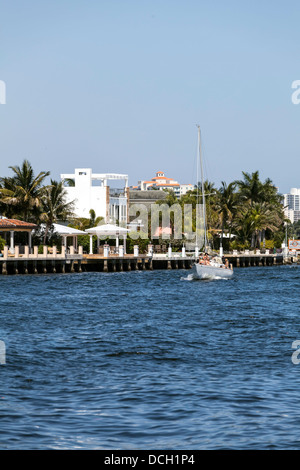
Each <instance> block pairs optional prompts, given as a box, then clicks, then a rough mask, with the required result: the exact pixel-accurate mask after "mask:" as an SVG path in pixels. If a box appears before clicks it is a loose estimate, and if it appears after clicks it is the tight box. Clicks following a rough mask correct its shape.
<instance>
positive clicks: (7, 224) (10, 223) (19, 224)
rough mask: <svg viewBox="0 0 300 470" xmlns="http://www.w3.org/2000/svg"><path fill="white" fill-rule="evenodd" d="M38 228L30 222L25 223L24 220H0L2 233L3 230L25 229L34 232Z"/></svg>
mask: <svg viewBox="0 0 300 470" xmlns="http://www.w3.org/2000/svg"><path fill="white" fill-rule="evenodd" d="M36 227H37V226H36V225H35V224H31V223H29V222H24V221H23V220H17V219H5V218H2V219H1V218H0V231H1V229H10V230H13V229H22V228H23V229H24V230H28V229H29V230H33V229H34V228H36Z"/></svg>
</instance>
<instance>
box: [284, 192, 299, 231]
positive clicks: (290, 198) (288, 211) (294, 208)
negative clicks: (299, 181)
mask: <svg viewBox="0 0 300 470" xmlns="http://www.w3.org/2000/svg"><path fill="white" fill-rule="evenodd" d="M283 197H284V200H283V205H284V214H285V216H286V218H287V219H289V220H290V221H291V223H292V224H293V223H294V222H298V220H300V188H291V190H290V192H289V193H287V194H284V195H283Z"/></svg>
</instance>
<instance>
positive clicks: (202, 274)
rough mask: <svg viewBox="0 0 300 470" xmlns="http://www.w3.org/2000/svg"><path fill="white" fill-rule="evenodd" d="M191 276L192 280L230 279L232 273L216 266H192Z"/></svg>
mask: <svg viewBox="0 0 300 470" xmlns="http://www.w3.org/2000/svg"><path fill="white" fill-rule="evenodd" d="M192 275H193V279H230V278H231V277H232V276H233V271H232V269H226V268H222V267H218V266H209V265H203V264H194V266H193V267H192Z"/></svg>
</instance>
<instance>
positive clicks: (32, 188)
mask: <svg viewBox="0 0 300 470" xmlns="http://www.w3.org/2000/svg"><path fill="white" fill-rule="evenodd" d="M9 168H10V170H11V171H12V176H9V177H1V178H0V214H1V215H2V216H5V217H8V218H15V219H20V220H25V221H27V222H33V223H35V224H37V225H38V226H39V227H43V231H41V230H40V231H39V232H37V236H39V237H40V242H41V243H46V242H47V240H48V239H49V236H50V235H52V232H51V228H52V226H53V223H55V222H58V221H68V223H69V225H71V226H73V227H75V228H78V229H80V230H85V229H86V228H89V227H92V226H95V225H98V224H99V222H100V221H101V219H102V218H101V217H100V218H99V217H98V218H97V217H96V214H95V211H94V210H91V211H90V219H84V218H77V217H75V214H74V205H73V203H72V202H71V203H70V202H67V198H66V190H65V188H64V185H63V182H61V181H55V180H53V179H50V183H49V184H46V179H47V178H48V177H49V176H50V172H49V171H41V172H40V173H38V174H37V175H36V174H35V172H34V170H33V168H32V166H31V164H30V162H29V161H28V160H24V161H23V163H22V165H21V166H11V167H9ZM204 193H205V200H206V219H207V220H206V222H207V229H208V240H209V243H210V245H211V247H212V248H214V249H218V248H219V245H220V243H222V246H223V247H224V248H225V249H228V250H229V249H245V248H279V247H280V246H281V243H282V241H283V240H284V237H285V217H284V210H283V209H284V207H283V197H282V195H281V194H279V193H278V191H277V188H276V187H275V185H274V184H273V182H272V181H271V180H270V179H266V180H265V181H261V180H260V177H259V172H258V171H256V172H253V173H247V172H243V173H242V179H240V180H236V181H233V182H231V183H229V184H227V183H225V182H224V181H223V182H222V183H221V186H220V187H219V188H216V187H215V185H214V183H212V182H209V181H205V183H204ZM201 201H202V188H201V184H200V183H198V188H197V186H195V189H194V190H193V191H189V192H188V193H187V194H185V195H183V196H181V197H180V199H178V198H177V197H176V196H175V195H174V193H173V192H171V191H169V192H168V195H167V197H166V199H164V200H161V201H158V203H167V204H169V205H170V206H171V205H172V204H181V205H182V206H183V205H184V204H191V205H192V207H193V210H196V204H197V203H199V202H200V203H201ZM149 241H150V240H149ZM181 243H182V241H181ZM144 245H145V242H144Z"/></svg>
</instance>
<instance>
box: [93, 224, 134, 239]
mask: <svg viewBox="0 0 300 470" xmlns="http://www.w3.org/2000/svg"><path fill="white" fill-rule="evenodd" d="M86 232H87V233H89V234H93V235H97V236H98V237H100V236H105V237H108V236H110V235H114V236H119V235H127V233H128V232H130V230H128V229H127V228H125V227H119V226H118V225H112V224H105V225H98V226H97V227H92V228H88V229H87V230H86Z"/></svg>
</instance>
